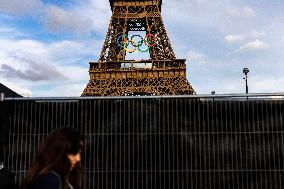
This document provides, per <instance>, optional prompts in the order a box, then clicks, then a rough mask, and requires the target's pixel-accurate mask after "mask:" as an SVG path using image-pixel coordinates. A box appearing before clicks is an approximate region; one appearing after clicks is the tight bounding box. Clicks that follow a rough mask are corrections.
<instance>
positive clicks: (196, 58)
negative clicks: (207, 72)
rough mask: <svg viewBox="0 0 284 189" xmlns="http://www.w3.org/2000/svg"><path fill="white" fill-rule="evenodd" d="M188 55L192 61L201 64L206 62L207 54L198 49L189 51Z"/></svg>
mask: <svg viewBox="0 0 284 189" xmlns="http://www.w3.org/2000/svg"><path fill="white" fill-rule="evenodd" d="M187 57H188V58H189V61H190V62H198V63H201V64H204V63H206V56H205V55H204V54H202V53H199V52H196V51H189V52H188V53H187Z"/></svg>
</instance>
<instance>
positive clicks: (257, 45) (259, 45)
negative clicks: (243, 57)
mask: <svg viewBox="0 0 284 189" xmlns="http://www.w3.org/2000/svg"><path fill="white" fill-rule="evenodd" d="M268 47H269V45H268V44H267V43H265V42H264V41H261V40H258V39H256V40H255V41H252V42H249V43H247V44H245V45H244V46H241V47H240V50H262V49H267V48H268Z"/></svg>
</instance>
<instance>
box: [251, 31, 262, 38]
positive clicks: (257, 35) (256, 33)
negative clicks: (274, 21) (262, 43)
mask: <svg viewBox="0 0 284 189" xmlns="http://www.w3.org/2000/svg"><path fill="white" fill-rule="evenodd" d="M249 36H250V37H251V38H258V39H259V38H263V37H264V36H265V33H264V32H259V31H255V30H253V31H251V33H250V35H249Z"/></svg>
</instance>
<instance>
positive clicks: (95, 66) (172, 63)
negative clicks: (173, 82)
mask: <svg viewBox="0 0 284 189" xmlns="http://www.w3.org/2000/svg"><path fill="white" fill-rule="evenodd" d="M162 68H164V69H169V68H177V69H185V68H186V64H185V59H176V60H139V61H135V60H125V61H109V62H90V71H103V70H121V69H127V70H129V69H162Z"/></svg>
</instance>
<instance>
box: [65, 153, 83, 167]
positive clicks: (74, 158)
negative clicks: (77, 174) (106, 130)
mask: <svg viewBox="0 0 284 189" xmlns="http://www.w3.org/2000/svg"><path fill="white" fill-rule="evenodd" d="M68 159H69V161H70V163H71V170H72V169H73V168H74V167H75V166H76V164H77V163H79V162H80V161H81V152H78V153H77V154H68Z"/></svg>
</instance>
